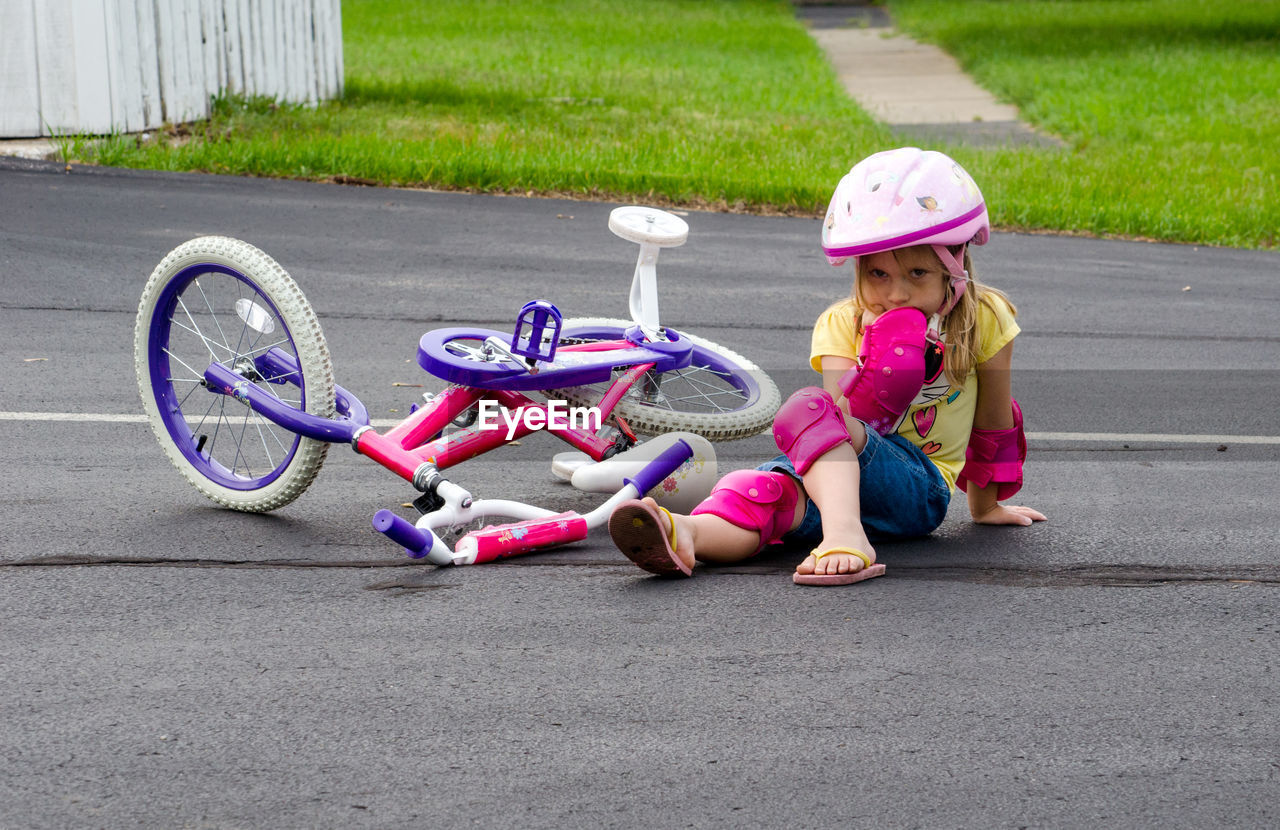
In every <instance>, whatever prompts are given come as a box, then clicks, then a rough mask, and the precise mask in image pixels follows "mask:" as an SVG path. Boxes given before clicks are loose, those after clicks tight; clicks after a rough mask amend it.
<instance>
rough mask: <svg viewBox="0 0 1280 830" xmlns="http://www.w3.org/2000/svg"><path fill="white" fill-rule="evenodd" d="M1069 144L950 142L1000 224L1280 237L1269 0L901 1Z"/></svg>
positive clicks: (934, 37) (982, 78)
mask: <svg viewBox="0 0 1280 830" xmlns="http://www.w3.org/2000/svg"><path fill="white" fill-rule="evenodd" d="M892 7H893V13H894V15H895V19H896V20H897V21H898V23H899V25H900V26H902V27H903V28H905V29H906V30H908V31H910V32H912V33H913V34H914V35H915V36H917V37H919V38H921V39H925V40H929V41H932V42H935V43H938V44H939V45H941V46H943V47H944V48H945V49H947V51H949V52H951V53H952V54H953V55H956V56H957V57H958V58H959V60H960V61H961V63H962V65H963V66H964V67H965V69H966V70H968V71H969V72H970V73H971V74H972V75H973V76H974V77H975V78H977V79H978V80H979V82H980V83H982V84H983V85H984V86H986V87H987V88H988V89H991V90H993V91H995V92H997V93H998V94H999V95H1000V96H1001V97H1003V98H1004V99H1005V100H1007V101H1009V102H1011V103H1014V104H1016V105H1017V106H1018V107H1019V108H1020V110H1021V112H1022V113H1023V115H1024V117H1025V118H1027V119H1028V120H1030V121H1032V122H1034V123H1035V124H1036V125H1038V126H1039V127H1040V128H1042V129H1044V130H1045V131H1047V132H1050V133H1054V134H1057V135H1059V136H1061V137H1063V138H1064V139H1065V140H1066V142H1067V144H1068V149H1067V151H1064V152H1056V153H1055V152H1044V151H1035V150H1009V151H996V152H990V151H983V152H966V151H959V150H958V151H956V155H957V157H958V158H960V159H961V160H962V162H963V163H965V164H966V165H967V166H969V167H970V168H971V170H970V172H972V173H973V175H974V177H975V178H976V179H977V180H978V182H979V183H980V184H981V185H982V186H983V188H984V191H985V195H986V196H987V198H988V201H990V202H991V203H992V204H993V205H994V206H995V218H996V221H998V222H999V223H1000V224H1002V225H1005V226H1009V227H1018V228H1049V229H1061V230H1075V231H1083V232H1089V233H1096V234H1118V235H1127V236H1142V237H1150V238H1155V239H1165V240H1177V241H1183V242H1199V243H1210V244H1220V245H1236V246H1245V247H1275V245H1276V241H1277V233H1280V187H1277V185H1278V184H1280V153H1277V148H1278V147H1280V4H1278V3H1276V2H1274V0H1232V2H1230V3H1219V2H1211V1H1210V0H1146V2H1121V1H1120V0H1091V1H1087V0H1074V1H1073V2H1009V1H1008V0H1006V2H996V0H984V1H982V2H979V1H977V0H970V2H965V3H952V2H945V0H899V2H895V3H893V4H892Z"/></svg>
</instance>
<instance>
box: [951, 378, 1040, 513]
mask: <svg viewBox="0 0 1280 830" xmlns="http://www.w3.org/2000/svg"><path fill="white" fill-rule="evenodd" d="M964 459H965V460H964V469H962V470H961V471H960V475H959V476H958V477H957V478H956V486H957V487H959V488H960V489H961V490H963V491H965V492H968V489H969V488H968V485H969V484H971V483H972V484H973V485H974V486H975V487H978V488H982V487H986V486H988V485H989V484H991V483H992V482H995V483H996V484H998V485H999V487H998V488H997V489H996V498H997V499H998V500H1000V501H1004V500H1005V499H1007V498H1010V497H1011V496H1013V495H1014V494H1015V493H1017V492H1018V491H1019V490H1021V489H1022V462H1024V461H1026V459H1027V436H1026V433H1024V432H1023V431H1022V408H1021V407H1019V406H1018V402H1017V401H1014V402H1013V428H1012V429H974V430H973V431H972V432H971V433H969V446H968V448H967V449H966V450H965V452H964Z"/></svg>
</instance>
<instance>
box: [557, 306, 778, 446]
mask: <svg viewBox="0 0 1280 830" xmlns="http://www.w3.org/2000/svg"><path fill="white" fill-rule="evenodd" d="M634 325H635V324H634V323H632V322H631V321H630V320H615V319H607V318H581V319H570V320H565V321H564V327H563V329H562V330H561V335H560V337H561V342H562V343H566V342H567V343H572V342H583V341H587V340H621V339H623V338H624V337H625V332H626V330H627V329H629V328H631V327H632V326H634ZM681 336H682V337H687V338H689V340H690V341H691V342H692V343H693V361H692V362H691V363H690V365H689V366H687V367H686V368H684V369H676V370H672V371H669V372H661V373H657V374H653V375H651V376H648V377H645V378H642V379H640V380H639V381H637V382H636V383H635V384H634V385H633V386H632V387H631V389H630V390H629V391H628V392H627V394H626V395H624V396H623V397H622V399H621V400H620V401H619V402H618V405H617V406H616V407H614V410H613V411H614V413H616V414H617V415H620V416H621V417H622V418H623V419H624V420H626V421H627V423H628V424H629V425H630V426H631V428H632V429H634V430H635V431H636V432H639V433H644V434H647V435H659V434H661V433H664V432H693V433H696V434H698V435H701V436H702V437H704V438H706V439H707V440H709V441H732V440H734V439H737V438H747V437H750V436H752V435H756V434H757V433H760V432H762V431H764V430H765V429H767V428H768V427H769V426H771V425H772V424H773V416H774V413H776V412H777V411H778V407H779V406H780V405H781V403H782V396H781V395H780V394H779V392H778V387H777V384H775V383H774V382H773V379H772V378H770V377H769V376H768V375H767V374H766V373H765V372H764V371H763V370H762V369H761V368H760V367H759V366H757V365H756V364H755V363H752V362H751V361H750V360H747V359H746V358H745V357H743V356H742V355H740V354H738V353H736V352H734V351H731V350H730V349H726V348H725V347H724V346H721V345H719V344H717V343H713V342H712V341H710V340H706V339H704V338H701V337H697V336H695V335H689V334H684V333H683V332H681ZM621 371H622V370H618V373H619V374H620V373H621ZM608 387H609V384H608V383H600V384H593V385H591V386H577V387H573V388H571V389H555V390H549V391H548V392H547V393H546V394H547V395H548V396H551V397H560V398H563V399H565V400H566V401H568V402H569V403H571V404H574V405H575V406H593V405H595V404H596V403H597V402H599V400H600V398H601V397H602V396H603V395H604V392H605V390H606V389H607V388H608Z"/></svg>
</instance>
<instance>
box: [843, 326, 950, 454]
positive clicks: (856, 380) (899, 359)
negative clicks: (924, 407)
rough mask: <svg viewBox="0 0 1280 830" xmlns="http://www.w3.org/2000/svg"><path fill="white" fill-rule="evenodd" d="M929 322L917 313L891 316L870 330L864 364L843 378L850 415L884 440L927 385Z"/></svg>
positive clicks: (862, 353)
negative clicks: (925, 357)
mask: <svg viewBox="0 0 1280 830" xmlns="http://www.w3.org/2000/svg"><path fill="white" fill-rule="evenodd" d="M928 330H929V321H928V320H926V319H925V316H924V312H922V311H920V310H919V309H915V308H895V309H893V310H892V311H886V312H885V313H884V314H881V315H880V316H879V317H877V318H876V320H875V322H873V323H871V324H870V325H869V326H867V329H866V331H864V332H863V334H862V347H861V348H860V349H858V362H859V365H858V366H855V367H854V368H852V369H850V370H849V371H848V372H846V373H845V375H844V377H842V378H841V379H840V391H842V392H844V396H845V399H846V400H847V401H848V402H849V414H850V415H852V416H853V417H855V418H857V419H858V420H859V421H862V422H863V423H864V424H866V425H867V426H869V427H871V428H872V429H874V430H875V431H876V432H878V433H880V434H881V435H888V434H889V433H890V432H892V431H893V428H894V427H895V426H897V424H898V420H899V419H900V418H901V417H902V413H904V412H906V411H907V407H909V406H911V402H912V401H913V400H915V397H916V395H918V394H920V389H921V387H923V386H924V380H925V366H924V350H925V345H926V341H925V335H926V334H927V333H928Z"/></svg>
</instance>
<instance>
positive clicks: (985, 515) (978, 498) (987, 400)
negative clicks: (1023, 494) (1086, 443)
mask: <svg viewBox="0 0 1280 830" xmlns="http://www.w3.org/2000/svg"><path fill="white" fill-rule="evenodd" d="M1012 369H1013V342H1012V341H1010V342H1009V343H1008V344H1007V345H1006V346H1005V347H1004V348H1003V349H1001V350H1000V351H998V352H996V353H995V355H993V356H992V357H991V359H989V360H987V361H986V362H984V363H979V364H978V367H977V372H978V403H977V407H976V409H975V410H974V413H973V427H974V429H992V430H996V429H1012V428H1013V391H1012V389H1013V386H1012V384H1011V382H1010V373H1011V372H1012ZM997 489H998V485H997V483H995V482H992V483H991V484H989V485H987V486H986V487H977V486H976V485H974V484H972V483H971V484H969V487H968V496H969V515H971V516H972V517H973V520H974V521H975V522H977V523H978V524H993V525H1029V524H1031V523H1032V522H1033V521H1036V522H1043V521H1044V520H1045V515H1044V514H1043V513H1041V512H1040V511H1038V510H1033V509H1032V508H1030V507H1019V506H1017V505H1012V504H1000V503H999V501H998V500H997V499H996V490H997Z"/></svg>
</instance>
